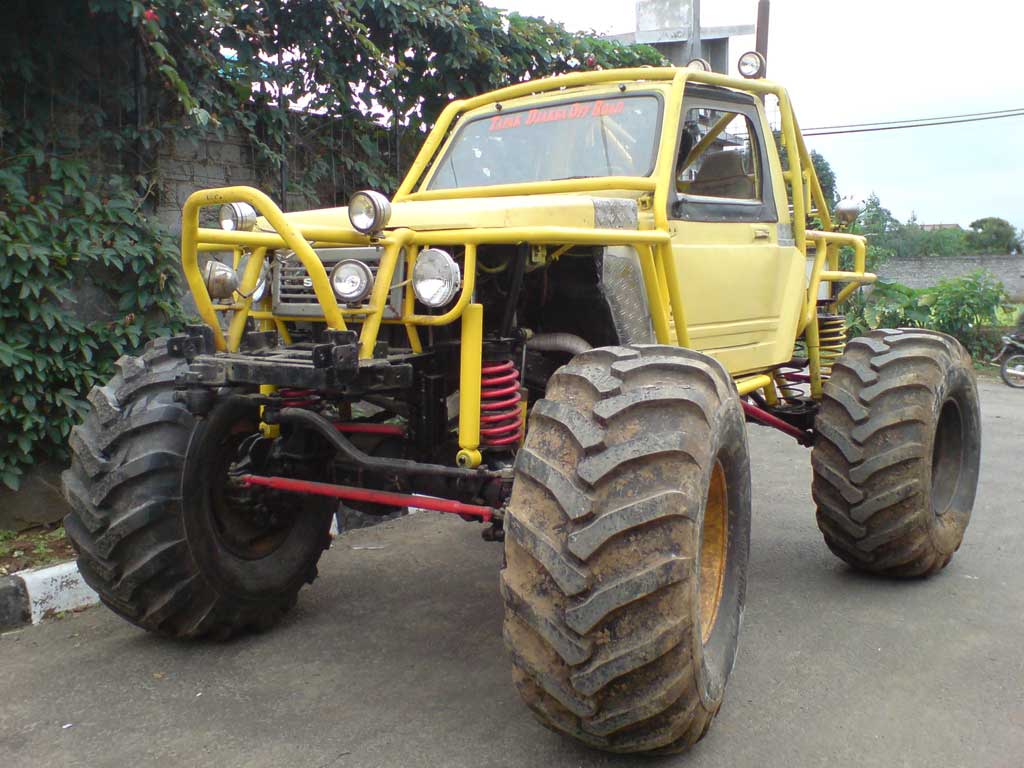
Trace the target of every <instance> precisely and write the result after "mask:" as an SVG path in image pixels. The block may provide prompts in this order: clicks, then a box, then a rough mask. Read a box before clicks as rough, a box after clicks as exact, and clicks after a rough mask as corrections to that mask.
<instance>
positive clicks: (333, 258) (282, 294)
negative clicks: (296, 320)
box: [271, 248, 405, 319]
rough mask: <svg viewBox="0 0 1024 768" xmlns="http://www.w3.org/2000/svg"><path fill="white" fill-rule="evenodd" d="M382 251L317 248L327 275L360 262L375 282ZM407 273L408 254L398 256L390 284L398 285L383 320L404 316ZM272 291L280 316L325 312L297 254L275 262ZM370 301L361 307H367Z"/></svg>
mask: <svg viewBox="0 0 1024 768" xmlns="http://www.w3.org/2000/svg"><path fill="white" fill-rule="evenodd" d="M382 253H383V249H382V248H318V249H317V250H316V255H317V256H319V257H320V261H322V262H323V265H324V269H325V270H327V274H328V275H329V274H330V273H331V270H332V269H333V268H334V267H335V265H336V264H337V263H338V262H339V261H342V260H344V259H358V260H359V261H362V262H364V263H365V264H366V265H367V266H368V267H369V268H370V271H371V272H372V273H373V279H374V280H376V279H377V268H378V267H379V266H380V257H381V255H382ZM404 273H405V251H401V252H400V253H399V256H398V265H397V267H396V268H395V276H394V279H393V280H392V281H391V284H392V285H394V286H398V287H395V288H392V289H391V292H390V294H388V303H387V304H386V305H385V307H384V317H386V318H391V319H394V318H398V317H400V316H401V308H402V288H401V283H402V282H403V280H404V277H403V275H404ZM272 280H273V282H272V284H271V288H272V290H273V309H274V312H275V313H277V314H281V315H295V316H298V317H323V311H322V310H321V309H320V304H319V303H318V302H317V300H316V294H315V293H314V292H313V281H312V279H311V278H310V276H309V273H308V272H307V271H306V268H305V267H304V266H302V262H301V261H299V258H298V256H295V255H294V254H293V255H292V256H291V258H289V259H287V260H282V259H275V260H274V269H273V277H272ZM369 303H370V301H369V299H367V300H366V301H364V302H363V303H362V304H360V305H359V306H360V307H362V308H364V309H365V308H367V307H368V306H369Z"/></svg>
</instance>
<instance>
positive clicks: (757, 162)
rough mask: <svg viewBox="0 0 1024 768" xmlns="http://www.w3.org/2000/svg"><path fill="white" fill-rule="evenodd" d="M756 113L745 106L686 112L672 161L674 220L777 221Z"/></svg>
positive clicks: (725, 104) (696, 107) (692, 107)
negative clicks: (673, 168)
mask: <svg viewBox="0 0 1024 768" xmlns="http://www.w3.org/2000/svg"><path fill="white" fill-rule="evenodd" d="M756 115H757V113H756V111H755V110H754V108H753V107H752V106H749V105H744V104H736V105H732V104H730V103H728V102H719V103H715V102H707V103H705V104H704V105H701V104H700V103H699V102H698V103H696V104H694V103H693V102H692V101H691V102H690V105H688V106H686V111H685V112H684V114H683V125H682V131H681V136H680V141H679V153H678V155H677V157H676V169H675V176H676V192H677V200H676V202H675V203H674V204H673V206H672V215H673V217H674V218H681V219H685V220H690V221H752V222H753V221H776V220H777V215H776V212H775V203H774V199H773V197H772V195H771V190H770V188H769V183H768V182H767V179H766V178H765V177H766V174H767V173H768V170H767V169H768V163H767V161H766V158H765V154H764V143H763V138H762V137H761V133H760V131H759V129H758V126H757V124H756V123H755V118H756Z"/></svg>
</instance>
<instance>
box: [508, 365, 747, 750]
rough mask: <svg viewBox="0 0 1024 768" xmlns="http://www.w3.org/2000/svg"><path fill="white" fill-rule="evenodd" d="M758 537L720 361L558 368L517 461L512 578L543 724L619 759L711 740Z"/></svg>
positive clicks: (518, 652)
mask: <svg viewBox="0 0 1024 768" xmlns="http://www.w3.org/2000/svg"><path fill="white" fill-rule="evenodd" d="M749 538H750V467H749V458H748V452H747V437H746V430H745V425H744V420H743V413H742V410H741V407H740V403H739V398H738V396H737V394H736V390H735V388H734V387H733V385H732V382H731V381H730V379H729V377H728V375H727V374H726V372H725V370H724V369H723V368H722V367H721V366H720V365H719V364H718V363H717V362H715V361H714V360H712V359H710V358H708V357H706V356H704V355H701V354H699V353H696V352H692V351H689V350H685V349H680V348H677V347H663V346H637V347H608V348H603V349H595V350H592V351H589V352H586V353H584V354H582V355H579V356H578V357H576V358H574V359H573V361H572V362H571V363H569V364H568V365H566V366H564V367H562V368H560V369H559V370H558V371H557V372H556V373H555V374H554V375H553V376H552V378H551V380H550V382H549V384H548V389H547V394H546V396H545V399H543V400H541V401H539V402H538V403H537V404H536V405H535V406H534V408H533V412H532V415H531V417H530V429H529V433H528V435H527V438H526V443H525V445H524V447H523V448H522V449H521V450H520V452H519V456H518V458H517V461H516V475H515V482H514V485H513V490H512V498H511V502H510V506H509V516H508V519H507V522H506V538H505V553H506V566H505V568H504V570H503V571H502V580H501V584H502V595H503V597H504V602H505V624H504V629H505V640H506V644H507V646H508V648H509V650H510V652H511V656H512V662H513V674H514V679H515V683H516V686H517V688H518V689H519V692H520V693H521V695H522V697H523V699H524V700H525V702H526V704H527V705H528V706H529V707H530V709H531V710H532V711H533V712H534V714H535V715H536V716H537V718H538V719H539V720H540V722H541V723H543V724H544V725H546V726H548V727H549V728H551V729H553V730H555V731H558V732H561V733H564V734H568V735H570V736H573V737H575V738H577V739H579V740H580V741H582V742H584V743H586V744H589V745H591V746H594V747H597V748H600V749H604V750H609V751H615V752H650V753H659V752H674V751H679V750H682V749H685V748H686V747H688V746H689V745H691V744H693V743H694V742H696V741H697V740H698V739H700V738H701V737H702V736H703V735H704V733H705V732H706V731H707V729H708V727H709V726H710V724H711V720H712V719H713V718H714V716H715V714H716V713H717V712H718V709H719V707H720V706H721V703H722V697H723V694H724V689H725V684H726V680H727V678H728V677H729V673H730V672H731V670H732V665H733V661H734V659H735V654H736V644H737V640H738V636H739V630H740V623H741V620H742V614H743V601H744V593H745V588H746V569H747V558H748V551H749ZM702 542H703V545H702Z"/></svg>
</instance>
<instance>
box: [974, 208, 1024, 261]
mask: <svg viewBox="0 0 1024 768" xmlns="http://www.w3.org/2000/svg"><path fill="white" fill-rule="evenodd" d="M967 247H968V248H969V249H970V250H971V252H972V253H1010V252H1011V251H1020V249H1021V239H1020V236H1019V233H1018V232H1017V230H1016V229H1014V228H1013V225H1012V224H1010V222H1008V221H1007V220H1006V219H1000V218H998V217H996V216H987V217H985V218H983V219H978V220H977V221H972V222H971V230H970V231H969V232H968V233H967Z"/></svg>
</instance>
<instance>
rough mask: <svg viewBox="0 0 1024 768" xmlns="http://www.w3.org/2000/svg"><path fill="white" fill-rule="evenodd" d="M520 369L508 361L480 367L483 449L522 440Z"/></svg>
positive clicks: (486, 363)
mask: <svg viewBox="0 0 1024 768" xmlns="http://www.w3.org/2000/svg"><path fill="white" fill-rule="evenodd" d="M522 399H523V396H522V393H520V391H519V369H517V368H516V366H515V363H513V362H512V361H511V360H509V359H505V360H500V361H496V362H485V363H484V364H483V366H481V368H480V447H481V448H501V447H504V446H514V445H515V444H517V443H518V442H519V441H520V440H521V439H522V437H523V416H522V409H521V407H520V403H521V402H522Z"/></svg>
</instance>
